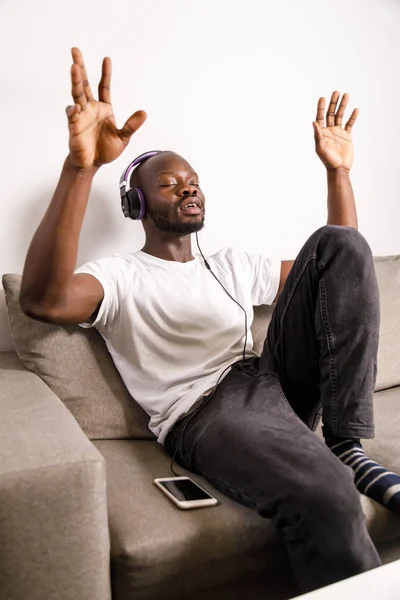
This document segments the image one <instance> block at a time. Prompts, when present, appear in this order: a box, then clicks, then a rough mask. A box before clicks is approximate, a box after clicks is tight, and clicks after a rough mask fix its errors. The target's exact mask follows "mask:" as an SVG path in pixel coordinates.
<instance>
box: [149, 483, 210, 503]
mask: <svg viewBox="0 0 400 600" xmlns="http://www.w3.org/2000/svg"><path fill="white" fill-rule="evenodd" d="M159 483H160V485H162V486H163V487H164V488H165V489H166V490H168V491H169V493H170V494H172V495H173V496H175V498H176V499H177V500H180V501H182V502H185V501H186V502H190V500H208V499H209V498H212V496H210V495H209V494H207V492H205V491H204V490H202V489H201V488H199V487H198V486H197V485H196V484H195V483H194V482H193V481H191V480H190V479H169V480H168V481H160V482H159Z"/></svg>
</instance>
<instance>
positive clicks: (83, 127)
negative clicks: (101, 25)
mask: <svg viewBox="0 0 400 600" xmlns="http://www.w3.org/2000/svg"><path fill="white" fill-rule="evenodd" d="M71 52H72V59H73V65H72V67H71V83H72V97H73V99H74V104H73V105H72V106H68V107H67V109H66V113H67V117H68V127H69V150H70V160H71V161H72V164H73V165H74V166H75V167H76V168H79V169H88V168H90V167H93V166H95V167H99V166H100V165H103V164H106V163H109V162H111V161H113V160H115V159H116V158H117V157H118V156H119V155H120V154H121V152H123V150H124V149H125V148H126V146H127V145H128V143H129V140H130V138H131V136H132V134H133V133H135V131H137V129H139V127H140V126H141V125H142V124H143V123H144V121H145V120H146V116H147V115H146V113H145V112H144V111H143V110H139V111H137V112H135V113H134V114H133V115H131V116H130V117H129V119H128V120H127V121H126V123H125V125H124V126H123V127H122V129H117V126H116V123H115V117H114V113H113V109H112V106H111V93H110V83H111V60H110V59H109V58H105V59H104V60H103V66H102V74H101V80H100V83H99V88H98V90H99V99H98V100H96V99H95V98H94V96H93V94H92V91H91V89H90V85H89V82H88V79H87V75H86V69H85V65H84V62H83V57H82V53H81V51H80V50H79V49H78V48H72V51H71Z"/></svg>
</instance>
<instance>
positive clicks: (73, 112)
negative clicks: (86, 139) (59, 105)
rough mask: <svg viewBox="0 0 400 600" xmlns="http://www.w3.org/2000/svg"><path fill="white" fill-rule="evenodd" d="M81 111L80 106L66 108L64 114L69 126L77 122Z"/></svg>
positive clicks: (74, 105)
mask: <svg viewBox="0 0 400 600" xmlns="http://www.w3.org/2000/svg"><path fill="white" fill-rule="evenodd" d="M81 110H82V109H81V105H80V104H73V105H72V106H67V108H66V109H65V112H66V113H67V117H68V123H69V124H70V125H72V124H73V123H76V122H77V120H78V118H79V114H80V112H81Z"/></svg>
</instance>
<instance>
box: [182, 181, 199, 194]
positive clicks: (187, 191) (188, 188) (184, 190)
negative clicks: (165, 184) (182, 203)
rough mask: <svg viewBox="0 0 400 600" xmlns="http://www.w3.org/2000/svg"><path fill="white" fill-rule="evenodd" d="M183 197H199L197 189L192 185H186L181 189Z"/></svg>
mask: <svg viewBox="0 0 400 600" xmlns="http://www.w3.org/2000/svg"><path fill="white" fill-rule="evenodd" d="M181 194H182V196H197V188H195V187H194V186H193V185H190V184H186V183H185V184H184V185H183V186H182V188H181Z"/></svg>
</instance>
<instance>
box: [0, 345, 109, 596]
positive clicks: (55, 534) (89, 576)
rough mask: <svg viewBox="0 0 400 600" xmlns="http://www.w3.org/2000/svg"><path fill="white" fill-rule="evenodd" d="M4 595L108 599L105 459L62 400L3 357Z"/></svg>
mask: <svg viewBox="0 0 400 600" xmlns="http://www.w3.org/2000/svg"><path fill="white" fill-rule="evenodd" d="M0 457H1V459H0V523H1V526H0V548H1V551H0V552H1V560H0V598H1V599H2V600H3V599H4V600H22V599H25V598H26V599H29V600H44V599H49V600H50V599H54V600H56V599H57V600H71V598H74V599H76V600H79V599H82V600H83V599H85V600H89V599H92V600H110V598H111V592H110V576H109V556H110V543H109V533H108V522H107V503H106V490H105V487H106V486H105V464H104V460H103V458H102V456H101V454H100V453H99V452H98V451H97V450H96V448H94V446H93V445H92V444H91V443H90V442H89V440H88V439H87V437H86V436H85V435H84V434H83V433H82V431H81V429H80V428H79V427H78V425H77V423H76V421H75V420H74V419H73V417H72V416H71V414H70V413H69V411H68V410H67V409H66V408H65V406H63V404H62V402H61V401H60V400H59V399H58V398H57V397H55V395H54V394H53V393H52V392H51V390H50V389H49V388H48V387H47V386H46V385H45V384H44V383H43V381H41V380H40V379H39V378H38V377H37V376H36V375H34V374H33V373H30V372H29V371H27V370H26V369H25V368H24V367H23V365H22V363H21V361H20V360H19V359H18V358H17V356H16V355H15V353H14V352H13V353H1V354H0Z"/></svg>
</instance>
